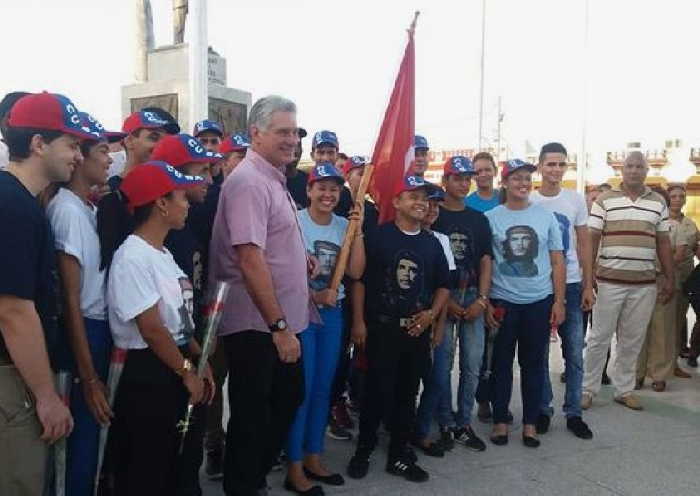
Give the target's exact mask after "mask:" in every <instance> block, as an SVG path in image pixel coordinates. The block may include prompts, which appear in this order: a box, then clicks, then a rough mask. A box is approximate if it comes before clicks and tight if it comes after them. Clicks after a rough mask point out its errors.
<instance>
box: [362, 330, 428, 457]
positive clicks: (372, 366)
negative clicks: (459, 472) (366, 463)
mask: <svg viewBox="0 0 700 496" xmlns="http://www.w3.org/2000/svg"><path fill="white" fill-rule="evenodd" d="M366 350H367V378H366V388H365V394H364V398H363V401H362V407H361V410H360V435H359V440H358V445H359V446H361V447H367V448H370V449H374V447H375V446H376V445H377V429H378V428H379V425H380V423H381V422H382V420H384V419H385V418H386V419H388V420H389V428H390V431H391V442H390V444H389V459H390V460H391V459H395V458H398V457H400V456H402V455H403V454H404V451H405V448H406V445H407V443H408V440H409V438H410V435H411V432H412V430H413V425H414V423H415V417H416V396H417V395H418V386H419V383H420V380H421V377H423V376H424V375H425V374H426V370H427V369H428V368H429V367H430V336H429V333H428V332H424V333H423V334H422V335H421V336H419V337H417V338H416V337H412V336H409V335H408V334H407V333H406V330H405V329H404V328H401V327H400V326H399V325H398V322H396V323H395V324H380V323H376V322H374V323H373V322H371V321H370V322H369V323H368V329H367V342H366Z"/></svg>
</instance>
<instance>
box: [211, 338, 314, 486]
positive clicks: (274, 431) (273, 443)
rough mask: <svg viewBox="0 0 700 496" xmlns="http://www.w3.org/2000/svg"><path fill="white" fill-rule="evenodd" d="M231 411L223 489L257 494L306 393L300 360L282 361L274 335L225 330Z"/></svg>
mask: <svg viewBox="0 0 700 496" xmlns="http://www.w3.org/2000/svg"><path fill="white" fill-rule="evenodd" d="M221 342H223V344H224V347H225V349H226V359H227V361H228V364H229V379H228V394H229V408H230V410H231V417H230V418H229V422H228V429H227V432H226V455H225V458H224V491H225V492H226V494H227V495H228V496H249V495H255V494H256V493H257V490H258V489H261V488H263V487H265V485H266V481H265V478H266V477H267V474H268V473H269V472H270V469H271V468H272V465H273V463H274V461H275V459H276V458H277V455H278V454H279V452H280V450H281V449H282V446H283V444H284V441H285V440H286V438H287V434H288V432H289V427H290V425H291V423H292V421H293V420H294V416H295V415H296V411H297V409H298V408H299V405H301V402H302V401H303V399H304V371H303V366H302V362H301V360H299V361H297V363H292V364H286V363H282V362H281V361H280V359H279V355H278V354H277V348H276V347H275V345H274V343H273V342H272V336H271V335H270V334H269V333H267V332H259V331H243V332H237V333H235V334H231V335H228V336H224V337H223V338H222V339H221V340H220V342H219V344H221Z"/></svg>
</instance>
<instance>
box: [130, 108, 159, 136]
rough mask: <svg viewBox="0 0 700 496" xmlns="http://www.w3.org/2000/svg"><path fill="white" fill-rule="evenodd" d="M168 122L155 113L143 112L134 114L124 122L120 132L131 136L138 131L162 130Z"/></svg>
mask: <svg viewBox="0 0 700 496" xmlns="http://www.w3.org/2000/svg"><path fill="white" fill-rule="evenodd" d="M168 124H169V123H168V121H166V120H165V119H163V118H162V117H161V116H159V115H158V114H157V113H155V112H151V111H144V110H141V111H140V112H134V113H133V114H131V115H130V116H129V117H127V118H126V119H125V120H124V124H123V125H122V131H124V132H125V133H127V134H131V133H133V132H134V131H138V130H139V129H163V130H165V128H166V127H167V126H168Z"/></svg>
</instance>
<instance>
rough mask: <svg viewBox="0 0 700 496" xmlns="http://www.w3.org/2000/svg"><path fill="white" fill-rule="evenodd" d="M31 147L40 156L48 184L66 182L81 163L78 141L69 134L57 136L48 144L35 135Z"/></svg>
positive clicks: (81, 156)
mask: <svg viewBox="0 0 700 496" xmlns="http://www.w3.org/2000/svg"><path fill="white" fill-rule="evenodd" d="M31 147H32V148H33V149H35V150H36V151H37V153H39V154H40V156H41V159H42V163H43V166H44V176H45V178H46V179H47V180H48V181H49V182H67V181H68V180H70V176H71V174H72V173H73V171H74V170H75V168H76V167H77V166H78V165H79V164H80V163H81V162H82V161H83V154H82V153H81V152H80V141H79V140H78V138H76V137H75V136H71V135H70V134H64V135H62V136H59V137H58V138H56V139H55V140H52V141H51V142H50V143H47V142H46V141H44V139H43V138H42V137H41V136H40V135H38V134H37V135H35V136H34V137H33V138H32V143H31Z"/></svg>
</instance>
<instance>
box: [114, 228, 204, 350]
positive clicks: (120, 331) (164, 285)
mask: <svg viewBox="0 0 700 496" xmlns="http://www.w3.org/2000/svg"><path fill="white" fill-rule="evenodd" d="M193 296H194V295H193V292H192V284H191V283H190V281H189V279H187V276H186V275H185V273H184V272H183V271H182V270H181V269H180V267H178V265H177V264H176V263H175V260H174V259H173V256H172V255H171V254H170V252H169V251H168V250H167V249H166V248H163V250H162V251H160V250H157V249H156V248H154V247H153V246H151V245H150V244H148V243H147V242H146V241H144V240H143V239H142V238H140V237H139V236H136V235H134V234H132V235H131V236H129V237H128V238H126V241H124V243H123V244H122V245H121V246H120V247H119V249H118V250H117V251H116V253H115V254H114V260H113V261H112V267H111V268H110V270H109V281H108V282H107V306H108V307H109V326H110V328H111V330H112V338H113V339H114V345H115V346H116V347H118V348H124V349H143V348H147V347H148V345H147V344H146V342H145V341H144V340H143V338H142V337H141V333H140V332H139V329H138V326H137V325H136V320H135V318H136V317H137V316H139V315H141V314H142V313H143V312H145V311H146V310H148V309H149V308H151V307H152V306H153V305H155V304H156V303H157V304H158V312H159V313H160V318H161V321H162V323H163V325H164V326H165V327H166V328H167V329H168V331H170V334H171V335H172V337H173V339H174V340H175V342H176V343H177V345H178V346H181V345H184V344H186V343H187V342H188V341H189V339H190V338H191V337H192V335H193V334H194V322H193V321H192V305H193V302H192V298H193Z"/></svg>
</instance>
